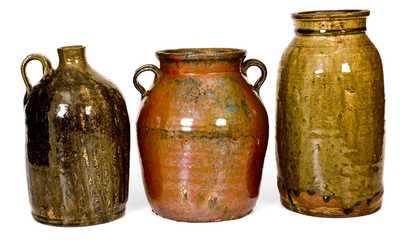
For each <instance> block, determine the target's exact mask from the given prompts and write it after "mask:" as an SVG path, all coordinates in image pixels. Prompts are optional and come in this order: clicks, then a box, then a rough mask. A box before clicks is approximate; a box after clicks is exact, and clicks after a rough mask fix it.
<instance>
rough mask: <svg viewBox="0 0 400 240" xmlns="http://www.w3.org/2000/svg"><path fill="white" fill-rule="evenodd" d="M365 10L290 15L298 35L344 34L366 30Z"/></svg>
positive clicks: (367, 12) (366, 13) (366, 12)
mask: <svg viewBox="0 0 400 240" xmlns="http://www.w3.org/2000/svg"><path fill="white" fill-rule="evenodd" d="M368 15H369V11H367V10H341V11H315V12H302V13H295V14H293V15H292V17H293V19H294V25H295V32H296V34H298V35H322V36H324V35H328V36H329V35H345V34H356V33H364V32H365V31H366V30H367V26H366V20H367V16H368Z"/></svg>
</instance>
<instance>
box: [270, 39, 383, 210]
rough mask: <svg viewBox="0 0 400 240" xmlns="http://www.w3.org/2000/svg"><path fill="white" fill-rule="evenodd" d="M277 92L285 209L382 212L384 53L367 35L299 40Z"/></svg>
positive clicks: (287, 56)
mask: <svg viewBox="0 0 400 240" xmlns="http://www.w3.org/2000/svg"><path fill="white" fill-rule="evenodd" d="M278 87H279V89H278V97H277V135H276V140H277V163H278V186H279V190H280V194H281V201H282V203H283V205H284V206H285V207H287V208H289V209H291V210H293V211H296V212H300V213H305V214H309V215H317V216H326V217H350V216H359V215H365V214H369V213H372V212H375V211H376V210H378V209H379V208H380V205H381V197H382V194H383V185H382V171H383V138H384V83H383V71H382V64H381V60H380V56H379V53H378V51H377V50H376V48H375V47H374V45H373V44H372V43H371V41H370V40H369V39H368V37H367V35H366V34H365V33H364V32H359V33H353V34H331V35H318V34H316V35H302V34H299V35H297V36H296V37H295V39H294V40H293V41H292V43H291V44H290V45H289V47H288V48H287V49H286V51H285V53H284V54H283V57H282V61H281V66H280V72H279V81H278Z"/></svg>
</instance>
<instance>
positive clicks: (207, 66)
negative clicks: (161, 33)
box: [156, 48, 246, 74]
mask: <svg viewBox="0 0 400 240" xmlns="http://www.w3.org/2000/svg"><path fill="white" fill-rule="evenodd" d="M156 55H157V57H158V59H159V60H160V68H161V71H162V72H164V73H177V74H185V73H187V74H197V73H198V74H204V73H218V72H239V71H240V68H241V64H242V61H243V59H244V58H245V56H246V51H245V50H241V49H232V48H186V49H171V50H162V51H158V52H157V53H156Z"/></svg>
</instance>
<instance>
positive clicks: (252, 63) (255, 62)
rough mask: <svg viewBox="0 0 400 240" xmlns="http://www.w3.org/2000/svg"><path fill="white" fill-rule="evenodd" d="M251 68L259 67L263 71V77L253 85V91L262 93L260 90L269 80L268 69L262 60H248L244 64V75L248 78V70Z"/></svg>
mask: <svg viewBox="0 0 400 240" xmlns="http://www.w3.org/2000/svg"><path fill="white" fill-rule="evenodd" d="M250 67H258V68H259V69H260V70H261V76H260V77H259V78H258V79H257V81H256V82H255V83H254V85H253V89H254V90H255V91H256V92H257V93H260V88H261V86H262V85H263V83H264V82H265V79H266V78H267V67H266V66H265V65H264V63H262V62H261V61H260V60H257V59H248V60H246V61H244V62H243V63H242V73H243V75H244V76H246V77H247V70H248V69H249V68H250Z"/></svg>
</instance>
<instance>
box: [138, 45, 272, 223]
mask: <svg viewBox="0 0 400 240" xmlns="http://www.w3.org/2000/svg"><path fill="white" fill-rule="evenodd" d="M245 55H246V52H245V51H244V50H239V49H226V48H211V49H174V50H165V51H159V52H157V57H158V58H159V60H160V68H158V67H156V66H154V65H144V66H142V67H140V68H139V69H138V70H137V71H136V73H135V76H134V84H135V87H136V88H137V89H138V90H139V92H140V93H141V94H142V97H143V99H142V107H141V110H140V114H139V117H138V121H137V137H138V145H139V151H140V157H141V160H142V166H143V179H144V185H145V188H146V192H147V197H148V200H149V202H150V204H151V206H152V209H153V211H154V212H155V213H157V214H159V215H161V216H163V217H166V218H170V219H174V220H178V221H188V222H207V221H222V220H230V219H236V218H239V217H242V216H244V215H246V214H248V213H249V212H250V211H251V210H252V209H253V207H254V205H255V204H256V200H257V197H258V193H259V186H260V181H261V174H262V168H263V163H264V156H265V151H266V148H267V141H268V116H267V112H266V110H265V108H264V106H263V104H262V102H261V100H260V98H259V95H258V91H259V89H260V87H261V85H262V83H263V82H264V80H265V78H266V74H267V72H266V67H265V66H264V64H262V63H261V62H260V61H258V60H255V59H249V60H246V61H243V60H244V58H245ZM250 66H257V67H259V68H260V70H261V73H262V74H261V76H260V78H259V79H258V80H257V81H256V83H255V84H254V86H253V85H250V84H249V83H248V82H247V81H246V80H247V79H246V77H245V75H246V71H247V69H248V68H249V67H250ZM144 71H153V72H154V73H155V75H156V79H155V81H154V86H153V87H152V88H151V89H149V90H148V91H146V90H145V89H144V88H143V87H142V86H141V85H140V83H138V82H137V77H138V75H139V74H140V73H142V72H144Z"/></svg>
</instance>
